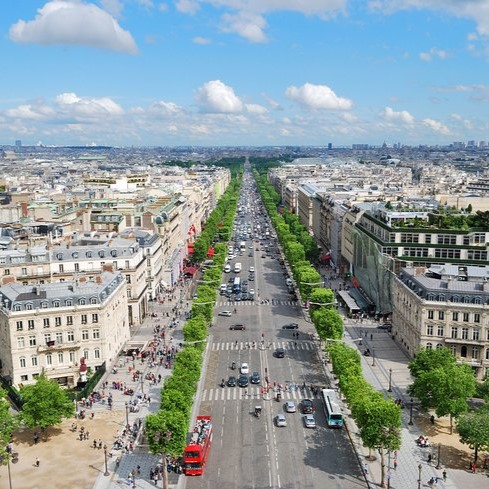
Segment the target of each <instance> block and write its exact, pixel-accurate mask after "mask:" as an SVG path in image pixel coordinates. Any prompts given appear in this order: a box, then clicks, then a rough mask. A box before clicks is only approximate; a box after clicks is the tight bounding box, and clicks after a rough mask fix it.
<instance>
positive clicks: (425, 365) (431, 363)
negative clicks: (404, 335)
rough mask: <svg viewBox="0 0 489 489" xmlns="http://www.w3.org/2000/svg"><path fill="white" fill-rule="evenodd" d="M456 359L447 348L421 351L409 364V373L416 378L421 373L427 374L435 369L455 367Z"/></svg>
mask: <svg viewBox="0 0 489 489" xmlns="http://www.w3.org/2000/svg"><path fill="white" fill-rule="evenodd" d="M456 362H457V359H456V357H455V355H454V354H453V353H452V352H451V351H450V350H449V349H448V348H435V349H427V348H423V349H421V350H420V351H419V352H418V354H417V355H416V358H415V359H414V360H413V361H412V362H410V363H409V365H408V367H409V371H410V372H411V375H412V376H413V377H414V378H416V377H419V375H420V374H421V373H422V372H428V371H429V370H433V369H435V368H440V367H442V368H444V367H451V366H452V365H455V364H456Z"/></svg>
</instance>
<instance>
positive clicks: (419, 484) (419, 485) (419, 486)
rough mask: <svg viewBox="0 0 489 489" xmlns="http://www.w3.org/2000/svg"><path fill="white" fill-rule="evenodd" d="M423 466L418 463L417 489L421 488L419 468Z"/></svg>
mask: <svg viewBox="0 0 489 489" xmlns="http://www.w3.org/2000/svg"><path fill="white" fill-rule="evenodd" d="M422 469H423V466H422V465H421V464H419V465H418V489H421V470H422Z"/></svg>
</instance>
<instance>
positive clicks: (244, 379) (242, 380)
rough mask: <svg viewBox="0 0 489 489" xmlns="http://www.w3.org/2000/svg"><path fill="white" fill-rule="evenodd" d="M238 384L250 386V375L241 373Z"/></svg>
mask: <svg viewBox="0 0 489 489" xmlns="http://www.w3.org/2000/svg"><path fill="white" fill-rule="evenodd" d="M238 385H239V386H240V387H248V376H247V375H243V374H241V375H240V376H239V378H238Z"/></svg>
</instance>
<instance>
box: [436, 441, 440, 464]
mask: <svg viewBox="0 0 489 489" xmlns="http://www.w3.org/2000/svg"><path fill="white" fill-rule="evenodd" d="M440 455H441V443H438V457H437V459H436V469H440V468H441V460H440Z"/></svg>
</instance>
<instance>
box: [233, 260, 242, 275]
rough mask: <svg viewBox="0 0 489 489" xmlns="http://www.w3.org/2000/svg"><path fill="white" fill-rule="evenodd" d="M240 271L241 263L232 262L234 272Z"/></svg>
mask: <svg viewBox="0 0 489 489" xmlns="http://www.w3.org/2000/svg"><path fill="white" fill-rule="evenodd" d="M239 272H241V263H239V262H238V263H235V264H234V273H239Z"/></svg>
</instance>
